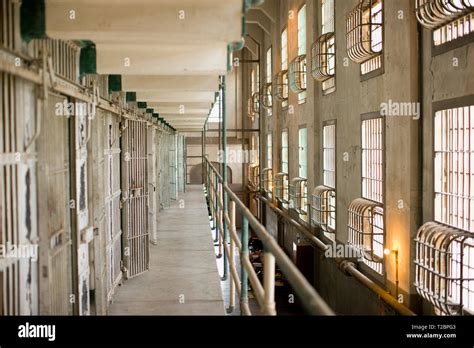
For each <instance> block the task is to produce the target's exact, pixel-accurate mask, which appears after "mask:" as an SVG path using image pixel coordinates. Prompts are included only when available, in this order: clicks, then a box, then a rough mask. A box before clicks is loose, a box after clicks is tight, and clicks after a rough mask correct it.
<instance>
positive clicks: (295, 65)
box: [289, 55, 306, 93]
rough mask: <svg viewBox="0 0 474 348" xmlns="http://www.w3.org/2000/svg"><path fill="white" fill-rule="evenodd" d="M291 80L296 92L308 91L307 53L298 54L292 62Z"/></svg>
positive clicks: (293, 89)
mask: <svg viewBox="0 0 474 348" xmlns="http://www.w3.org/2000/svg"><path fill="white" fill-rule="evenodd" d="M289 82H290V88H291V90H292V91H293V92H294V93H300V92H303V91H306V55H300V56H297V57H296V58H295V59H293V61H292V62H291V64H290V71H289Z"/></svg>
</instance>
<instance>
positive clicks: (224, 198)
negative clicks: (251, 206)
mask: <svg viewBox="0 0 474 348" xmlns="http://www.w3.org/2000/svg"><path fill="white" fill-rule="evenodd" d="M225 98H226V81H225V75H221V98H220V102H221V105H222V150H223V152H224V154H223V156H222V157H223V158H222V162H223V163H222V173H221V175H222V210H223V213H222V218H223V221H222V229H223V231H222V232H223V235H224V243H226V244H225V245H226V247H227V246H228V242H229V231H227V222H226V220H225V218H224V216H225V214H226V213H227V192H226V191H225V189H224V187H225V186H227V111H226V100H225ZM227 257H228V255H227V253H226V251H225V249H224V260H223V261H224V274H223V276H222V280H227V276H228V266H229V265H228V261H227Z"/></svg>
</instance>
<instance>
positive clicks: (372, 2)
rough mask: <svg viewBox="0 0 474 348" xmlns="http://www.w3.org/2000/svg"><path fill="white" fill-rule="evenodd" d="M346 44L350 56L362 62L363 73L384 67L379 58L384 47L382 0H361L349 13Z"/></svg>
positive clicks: (355, 60)
mask: <svg viewBox="0 0 474 348" xmlns="http://www.w3.org/2000/svg"><path fill="white" fill-rule="evenodd" d="M346 46H347V54H348V55H349V58H350V59H351V60H353V61H354V62H356V63H361V73H362V74H365V73H368V72H370V71H373V70H376V69H378V68H381V67H382V60H381V58H377V56H379V55H380V54H381V52H382V48H383V5H382V0H360V1H359V4H358V5H357V6H356V7H355V8H354V9H353V10H352V11H351V12H350V13H349V14H348V15H347V17H346Z"/></svg>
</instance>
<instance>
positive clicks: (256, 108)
mask: <svg viewBox="0 0 474 348" xmlns="http://www.w3.org/2000/svg"><path fill="white" fill-rule="evenodd" d="M252 113H253V117H258V116H259V113H260V93H258V92H255V93H254V94H253V95H252Z"/></svg>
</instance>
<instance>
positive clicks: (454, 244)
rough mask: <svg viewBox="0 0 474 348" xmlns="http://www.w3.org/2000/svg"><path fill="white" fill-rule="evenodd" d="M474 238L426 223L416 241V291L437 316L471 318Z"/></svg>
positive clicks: (458, 231) (473, 298)
mask: <svg viewBox="0 0 474 348" xmlns="http://www.w3.org/2000/svg"><path fill="white" fill-rule="evenodd" d="M473 236H474V235H473V234H472V233H469V232H465V231H461V230H459V229H456V228H453V227H449V226H445V225H442V224H439V223H436V222H428V223H426V224H424V225H423V226H421V227H420V229H419V230H418V233H417V236H416V238H415V243H416V254H415V261H414V263H415V287H416V289H417V292H418V293H419V294H420V295H421V296H422V297H424V298H425V299H427V300H428V301H429V302H430V303H432V304H433V305H434V306H435V308H436V313H437V314H440V315H462V314H469V315H474V238H473Z"/></svg>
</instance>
